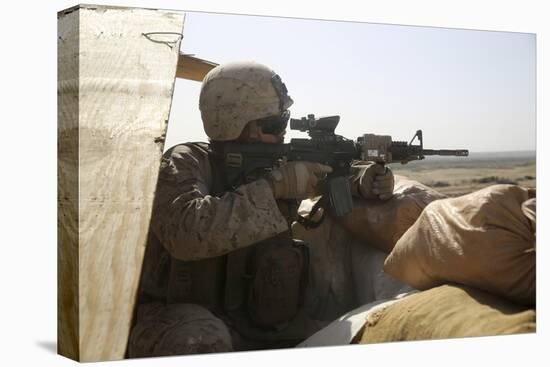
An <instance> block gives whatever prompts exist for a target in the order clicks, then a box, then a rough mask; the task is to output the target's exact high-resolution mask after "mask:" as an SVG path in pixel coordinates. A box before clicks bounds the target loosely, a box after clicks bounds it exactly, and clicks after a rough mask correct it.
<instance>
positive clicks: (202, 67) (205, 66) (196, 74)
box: [176, 54, 218, 82]
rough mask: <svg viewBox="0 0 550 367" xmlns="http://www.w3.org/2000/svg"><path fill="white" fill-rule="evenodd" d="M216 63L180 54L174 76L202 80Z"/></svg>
mask: <svg viewBox="0 0 550 367" xmlns="http://www.w3.org/2000/svg"><path fill="white" fill-rule="evenodd" d="M216 66H218V64H216V63H214V62H212V61H207V60H203V59H199V58H197V57H194V56H192V55H186V54H180V57H179V60H178V69H177V71H176V77H178V78H182V79H189V80H195V81H197V82H202V80H203V79H204V76H205V75H206V74H207V73H208V72H209V71H210V70H212V69H214V68H215V67H216Z"/></svg>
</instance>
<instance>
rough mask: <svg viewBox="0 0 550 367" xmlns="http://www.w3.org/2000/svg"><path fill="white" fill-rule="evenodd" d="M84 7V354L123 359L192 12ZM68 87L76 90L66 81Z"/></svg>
mask: <svg viewBox="0 0 550 367" xmlns="http://www.w3.org/2000/svg"><path fill="white" fill-rule="evenodd" d="M77 12H78V17H79V32H78V33H79V37H78V39H79V47H78V53H77V54H76V55H74V54H73V55H72V57H76V58H77V59H78V65H79V67H78V83H77V88H76V91H77V92H76V94H77V96H78V113H77V116H78V119H77V122H76V125H77V129H76V131H77V133H76V134H77V136H78V145H77V149H76V151H77V156H78V188H79V190H78V192H77V194H78V196H73V198H72V199H73V201H76V202H78V219H77V223H78V292H79V299H78V330H79V333H78V336H79V345H78V347H79V348H78V352H79V353H78V354H79V355H78V359H79V360H80V361H98V360H112V359H121V358H123V357H124V354H125V350H126V344H127V340H128V335H129V331H130V324H131V318H132V313H133V308H134V303H135V296H136V291H137V286H138V281H139V276H140V272H141V264H142V261H143V254H144V249H145V244H146V238H147V231H148V227H149V220H150V215H151V207H152V201H153V196H154V192H155V186H156V180H157V175H158V169H159V164H160V157H161V154H162V151H163V143H164V140H163V137H164V135H165V133H166V127H167V122H168V116H169V112H170V104H171V99H172V93H173V86H174V81H175V75H176V67H177V62H178V53H179V45H180V42H181V33H182V30H183V19H184V14H183V13H180V12H173V11H163V10H154V9H148V10H147V9H136V8H120V7H116V8H113V7H103V6H96V5H94V6H80V7H79V8H78V10H77ZM70 14H73V13H70ZM67 15H69V14H67ZM65 16H66V15H65ZM63 93H68V92H67V91H65V90H64V89H60V94H63ZM71 124H73V125H74V124H75V123H74V122H71ZM62 125H70V124H69V123H63V124H62V123H60V126H62ZM71 126H72V125H71ZM60 129H61V131H62V133H67V131H68V130H67V129H66V128H65V127H63V128H60ZM72 194H73V195H74V193H72ZM59 200H60V201H61V202H62V204H63V205H65V201H67V202H69V201H70V200H69V198H68V199H65V198H64V197H62V196H60V198H59ZM61 226H62V227H65V225H64V224H62V225H61ZM61 248H64V247H63V246H61ZM62 280H63V279H62Z"/></svg>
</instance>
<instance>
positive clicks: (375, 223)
mask: <svg viewBox="0 0 550 367" xmlns="http://www.w3.org/2000/svg"><path fill="white" fill-rule="evenodd" d="M445 197H446V196H445V195H444V194H442V193H439V192H437V191H436V190H434V189H431V188H429V187H428V186H425V185H423V184H421V183H419V182H417V181H413V180H409V179H407V178H405V177H403V176H399V175H395V188H394V196H393V197H392V198H391V199H390V200H387V201H380V200H364V199H361V200H357V199H356V200H354V202H353V211H352V212H351V213H349V214H347V215H345V216H344V217H342V218H336V220H337V221H338V222H339V223H340V224H341V225H342V226H343V227H344V228H345V229H346V230H347V231H349V233H351V234H352V235H353V236H354V237H356V238H357V239H360V240H363V241H366V242H367V243H369V244H371V245H372V246H374V247H376V248H378V249H379V250H381V251H384V252H386V253H389V252H390V251H391V250H392V249H393V247H394V246H395V244H396V242H397V240H398V239H399V238H400V237H401V236H402V235H403V233H405V232H406V231H407V229H409V227H410V226H412V225H413V223H414V222H415V221H416V219H417V218H418V217H419V216H420V213H422V210H423V209H424V208H425V207H426V205H428V204H429V203H431V202H432V201H434V200H438V199H442V198H445Z"/></svg>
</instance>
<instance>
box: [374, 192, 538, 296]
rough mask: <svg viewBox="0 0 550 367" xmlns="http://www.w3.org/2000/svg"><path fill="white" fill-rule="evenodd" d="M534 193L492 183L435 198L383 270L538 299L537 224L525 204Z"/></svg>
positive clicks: (417, 284) (407, 278) (413, 281)
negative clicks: (536, 297) (468, 192)
mask: <svg viewBox="0 0 550 367" xmlns="http://www.w3.org/2000/svg"><path fill="white" fill-rule="evenodd" d="M532 196H534V190H532V189H526V188H522V187H520V186H517V185H494V186H490V187H487V188H485V189H482V190H479V191H476V192H474V193H471V194H468V195H464V196H461V197H457V198H449V199H443V200H438V201H435V202H433V203H431V204H429V205H428V206H427V207H426V208H425V209H424V211H423V213H422V215H421V216H420V217H419V218H418V220H417V221H416V222H415V224H414V225H413V226H412V227H411V228H409V229H408V230H407V232H406V233H405V234H404V235H403V236H402V237H401V238H400V239H399V241H398V242H397V244H396V246H395V248H394V249H393V251H392V252H391V253H390V255H389V256H388V257H387V258H386V261H385V263H384V270H385V271H386V272H387V273H388V274H390V275H391V276H394V277H396V278H397V279H400V280H402V281H404V282H406V283H408V284H410V285H411V286H413V287H414V288H416V289H421V290H423V289H428V288H432V287H435V286H438V285H441V284H444V283H448V282H456V283H459V284H464V285H468V286H473V287H476V288H479V289H482V290H486V291H488V292H491V293H494V294H497V295H501V296H503V297H505V298H507V299H509V300H511V301H514V302H519V303H522V304H527V305H534V304H535V290H536V289H535V254H536V252H535V228H534V226H533V222H532V221H531V220H530V219H528V218H527V217H526V216H525V214H524V210H525V206H524V207H523V208H524V209H522V204H523V203H524V202H525V201H527V200H528V199H530V198H531V197H532ZM529 208H531V209H532V208H533V206H529Z"/></svg>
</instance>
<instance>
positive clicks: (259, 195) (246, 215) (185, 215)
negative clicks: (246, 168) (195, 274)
mask: <svg viewBox="0 0 550 367" xmlns="http://www.w3.org/2000/svg"><path fill="white" fill-rule="evenodd" d="M167 214H168V215H166V216H164V217H165V218H166V219H165V220H164V221H162V222H159V223H158V224H157V226H156V228H155V232H156V234H157V236H158V237H159V238H160V239H161V242H162V243H163V244H164V246H165V247H166V248H167V250H168V251H169V252H170V253H171V254H172V256H174V257H176V258H178V259H180V260H186V261H189V260H199V259H205V258H210V257H216V256H221V255H224V254H226V253H229V252H231V251H234V250H236V249H239V248H242V247H245V246H248V245H251V244H253V243H255V242H258V241H261V240H263V239H266V238H269V237H272V236H274V235H276V234H278V233H281V232H284V231H285V230H287V229H288V225H287V221H286V220H285V218H284V217H283V215H282V214H281V212H280V211H279V208H278V207H277V204H276V202H275V199H274V197H273V193H272V191H271V188H270V186H269V184H268V182H267V181H266V180H263V179H262V180H258V181H254V182H251V183H249V184H246V185H242V186H240V187H239V188H238V189H237V190H235V191H234V192H227V193H225V194H224V195H222V196H221V197H214V196H210V195H206V196H204V197H200V198H194V199H193V200H190V201H188V202H178V200H174V201H173V202H172V203H171V205H170V207H169V209H168V213H167Z"/></svg>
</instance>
